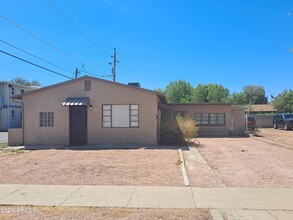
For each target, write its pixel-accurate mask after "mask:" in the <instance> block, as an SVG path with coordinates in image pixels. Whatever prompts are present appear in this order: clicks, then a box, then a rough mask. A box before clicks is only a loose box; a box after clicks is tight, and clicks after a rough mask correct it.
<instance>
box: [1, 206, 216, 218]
mask: <svg viewBox="0 0 293 220" xmlns="http://www.w3.org/2000/svg"><path fill="white" fill-rule="evenodd" d="M0 219H3V220H31V219H51V220H54V219H56V220H57V219H58V220H59V219H63V220H66V219H70V220H74V219H76V220H79V219H140V220H143V219H145V220H149V219H161V220H163V219H174V220H175V219H186V220H189V219H190V220H193V219H198V220H211V219H212V218H211V217H210V215H209V213H208V210H206V209H130V208H69V207H68V208H67V207H30V206H21V207H18V206H0Z"/></svg>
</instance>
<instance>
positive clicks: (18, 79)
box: [10, 76, 41, 86]
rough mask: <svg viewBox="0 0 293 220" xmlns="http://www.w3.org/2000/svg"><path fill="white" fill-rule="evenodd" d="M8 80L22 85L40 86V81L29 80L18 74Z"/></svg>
mask: <svg viewBox="0 0 293 220" xmlns="http://www.w3.org/2000/svg"><path fill="white" fill-rule="evenodd" d="M10 81H11V82H14V83H17V84H20V85H24V86H41V83H40V82H39V81H38V80H32V81H29V80H27V79H25V78H23V77H20V76H17V77H14V78H12V79H11V80H10Z"/></svg>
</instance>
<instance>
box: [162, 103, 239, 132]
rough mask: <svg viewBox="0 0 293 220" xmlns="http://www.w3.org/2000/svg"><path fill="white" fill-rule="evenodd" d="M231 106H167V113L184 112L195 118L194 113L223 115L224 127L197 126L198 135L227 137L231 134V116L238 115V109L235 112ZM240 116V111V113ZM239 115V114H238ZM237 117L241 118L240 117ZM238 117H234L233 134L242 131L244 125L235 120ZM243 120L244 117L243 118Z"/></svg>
mask: <svg viewBox="0 0 293 220" xmlns="http://www.w3.org/2000/svg"><path fill="white" fill-rule="evenodd" d="M232 109H234V108H233V107H232V106H231V105H229V104H228V105H227V104H172V105H169V110H168V111H169V112H171V113H172V114H173V112H174V111H185V112H187V114H188V115H189V116H190V117H192V118H193V119H194V118H195V116H194V115H195V113H225V125H214V126H213V125H198V128H199V135H207V136H217V135H220V136H228V135H230V134H231V114H238V112H239V109H240V108H237V109H235V110H233V112H232ZM240 112H241V114H242V111H240ZM239 114H240V113H239ZM241 114H240V115H239V117H242V115H241ZM237 117H238V115H236V116H235V117H234V128H235V129H234V132H235V133H236V131H237V132H238V130H240V128H243V129H244V124H243V125H242V124H241V123H240V121H241V120H240V119H239V120H238V119H237ZM243 119H244V117H243Z"/></svg>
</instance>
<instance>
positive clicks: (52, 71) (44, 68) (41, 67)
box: [0, 50, 72, 79]
mask: <svg viewBox="0 0 293 220" xmlns="http://www.w3.org/2000/svg"><path fill="white" fill-rule="evenodd" d="M0 52H1V53H3V54H6V55H8V56H11V57H13V58H15V59H18V60H21V61H23V62H25V63H28V64H31V65H33V66H36V67H38V68H40V69H43V70H46V71H48V72H51V73H54V74H56V75H59V76H63V77H65V78H68V79H72V78H71V77H69V76H66V75H64V74H62V73H58V72H56V71H54V70H50V69H48V68H46V67H43V66H40V65H38V64H35V63H33V62H30V61H28V60H25V59H23V58H20V57H18V56H15V55H13V54H10V53H7V52H5V51H3V50H0Z"/></svg>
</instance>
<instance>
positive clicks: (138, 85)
mask: <svg viewBox="0 0 293 220" xmlns="http://www.w3.org/2000/svg"><path fill="white" fill-rule="evenodd" d="M128 85H129V86H135V87H139V88H140V83H139V82H133V83H128Z"/></svg>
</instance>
